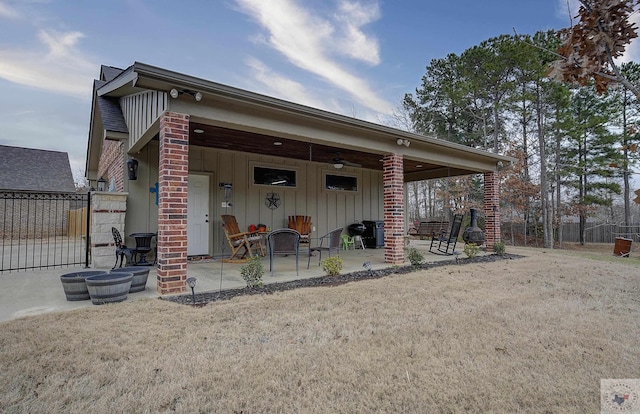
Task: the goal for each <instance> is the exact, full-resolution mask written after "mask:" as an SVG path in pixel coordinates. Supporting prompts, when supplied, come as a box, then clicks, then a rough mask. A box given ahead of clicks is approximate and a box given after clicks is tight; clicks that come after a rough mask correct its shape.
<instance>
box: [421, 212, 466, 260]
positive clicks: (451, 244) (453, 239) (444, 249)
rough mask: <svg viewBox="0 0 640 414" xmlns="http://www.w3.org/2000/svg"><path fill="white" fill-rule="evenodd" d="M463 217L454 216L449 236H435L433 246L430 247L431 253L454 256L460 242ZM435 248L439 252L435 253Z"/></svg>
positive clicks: (461, 215) (459, 215) (432, 241)
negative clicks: (459, 235) (459, 236)
mask: <svg viewBox="0 0 640 414" xmlns="http://www.w3.org/2000/svg"><path fill="white" fill-rule="evenodd" d="M463 216H464V215H463V214H455V215H454V216H453V222H452V223H451V229H449V233H448V234H444V235H433V237H432V238H431V245H430V246H429V251H430V252H431V253H434V254H446V255H448V256H450V255H452V254H453V251H454V250H455V249H456V243H457V242H458V234H460V227H461V226H462V217H463ZM434 247H435V248H436V250H437V251H435V252H434V251H433V250H432V249H433V248H434ZM449 248H451V251H449Z"/></svg>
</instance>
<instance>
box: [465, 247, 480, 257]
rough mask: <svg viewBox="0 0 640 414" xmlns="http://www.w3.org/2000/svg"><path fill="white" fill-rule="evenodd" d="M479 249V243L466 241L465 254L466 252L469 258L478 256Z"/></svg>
mask: <svg viewBox="0 0 640 414" xmlns="http://www.w3.org/2000/svg"><path fill="white" fill-rule="evenodd" d="M479 250H480V249H479V248H478V245H477V244H475V243H466V244H465V245H464V254H466V255H467V257H468V258H473V257H476V256H477V255H478V251H479Z"/></svg>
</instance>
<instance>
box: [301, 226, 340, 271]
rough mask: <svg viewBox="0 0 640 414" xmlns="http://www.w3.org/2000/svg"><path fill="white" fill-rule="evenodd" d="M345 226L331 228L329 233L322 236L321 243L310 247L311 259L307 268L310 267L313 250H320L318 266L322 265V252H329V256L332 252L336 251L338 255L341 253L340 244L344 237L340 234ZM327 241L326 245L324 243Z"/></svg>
mask: <svg viewBox="0 0 640 414" xmlns="http://www.w3.org/2000/svg"><path fill="white" fill-rule="evenodd" d="M342 229H343V227H338V228H337V229H334V230H331V231H330V232H329V233H327V234H325V235H324V236H322V237H320V239H319V240H320V245H319V246H317V247H309V260H308V261H307V269H308V268H309V264H310V263H311V255H312V254H313V252H320V254H319V257H318V266H320V262H321V261H322V252H323V251H325V252H329V257H331V252H332V251H335V252H336V253H337V254H338V255H340V245H341V243H342V238H341V237H340V235H341V234H342ZM325 241H326V243H327V244H326V245H325V244H324V243H325Z"/></svg>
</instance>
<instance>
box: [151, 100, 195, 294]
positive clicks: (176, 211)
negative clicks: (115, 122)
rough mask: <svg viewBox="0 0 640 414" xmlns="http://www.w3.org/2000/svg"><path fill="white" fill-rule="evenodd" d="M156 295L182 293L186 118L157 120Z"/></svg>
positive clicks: (167, 114) (171, 116)
mask: <svg viewBox="0 0 640 414" xmlns="http://www.w3.org/2000/svg"><path fill="white" fill-rule="evenodd" d="M159 158H160V159H159V162H160V164H159V171H158V192H159V197H158V287H157V289H158V293H160V294H161V295H165V294H170V293H181V292H184V291H186V284H185V282H186V280H187V187H188V178H189V171H188V170H189V115H186V114H180V113H175V112H165V113H164V114H162V116H161V117H160V157H159Z"/></svg>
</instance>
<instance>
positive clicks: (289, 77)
mask: <svg viewBox="0 0 640 414" xmlns="http://www.w3.org/2000/svg"><path fill="white" fill-rule="evenodd" d="M569 2H570V4H567V0H484V1H478V0H457V1H441V0H437V1H436V0H360V1H355V0H207V1H198V0H182V1H175V0H109V1H98V2H96V1H86V0H0V145H12V146H21V147H28V148H39V149H47V150H55V151H63V152H67V153H68V154H69V158H70V162H71V168H72V171H73V173H74V175H75V176H79V177H81V176H83V175H84V168H85V157H86V150H87V140H88V134H89V119H90V112H91V93H92V84H93V79H95V78H97V77H98V76H99V74H100V66H101V65H107V66H114V67H118V68H122V69H125V68H127V67H129V66H130V65H132V64H133V63H134V62H142V63H146V64H149V65H153V66H158V67H161V68H165V69H169V70H173V71H177V72H180V73H184V74H187V75H191V76H196V77H200V78H203V79H207V80H210V81H214V82H219V83H223V84H226V85H230V86H234V87H237V88H242V89H246V90H249V91H252V92H257V93H262V94H265V95H269V96H274V97H277V98H281V99H285V100H288V101H292V102H296V103H300V104H304V105H308V106H312V107H316V108H320V109H324V110H328V111H331V112H336V113H339V114H343V115H348V116H354V117H357V118H361V119H365V120H368V121H372V122H378V123H382V122H384V120H385V119H388V118H389V116H390V115H391V114H392V113H393V112H394V111H395V110H397V109H398V108H399V107H400V103H401V101H402V98H403V96H404V95H405V94H406V93H410V92H414V91H415V89H416V88H417V87H419V86H420V83H421V78H422V76H423V75H424V73H425V68H426V66H427V65H428V64H429V62H430V61H431V60H432V59H438V58H442V57H445V56H446V55H447V54H449V53H456V54H460V53H462V52H463V51H464V50H465V49H467V48H470V47H472V46H474V45H477V44H479V43H480V42H481V41H483V40H486V39H488V38H490V37H494V36H498V35H501V34H513V33H514V30H515V31H517V33H519V34H533V33H535V32H536V31H538V30H549V29H559V28H563V27H568V26H569V25H570V17H569V13H568V9H569V8H570V9H572V10H576V2H577V0H569ZM572 14H575V13H572ZM636 46H637V45H632V48H630V49H629V53H630V55H631V56H633V54H634V52H635V47H636Z"/></svg>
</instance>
